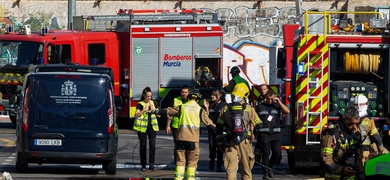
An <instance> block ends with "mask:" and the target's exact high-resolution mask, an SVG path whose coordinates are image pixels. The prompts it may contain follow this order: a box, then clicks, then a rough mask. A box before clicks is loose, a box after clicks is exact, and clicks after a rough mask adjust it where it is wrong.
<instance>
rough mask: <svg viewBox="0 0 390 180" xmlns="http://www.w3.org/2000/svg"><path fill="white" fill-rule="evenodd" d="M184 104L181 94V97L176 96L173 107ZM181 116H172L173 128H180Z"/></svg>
mask: <svg viewBox="0 0 390 180" xmlns="http://www.w3.org/2000/svg"><path fill="white" fill-rule="evenodd" d="M182 104H183V101H182V99H181V96H179V97H176V98H175V99H173V107H177V106H180V105H182ZM178 123H179V117H176V116H173V117H172V122H171V126H172V127H173V128H176V129H177V128H178V127H179V124H178Z"/></svg>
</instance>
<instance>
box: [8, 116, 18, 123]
mask: <svg viewBox="0 0 390 180" xmlns="http://www.w3.org/2000/svg"><path fill="white" fill-rule="evenodd" d="M9 119H10V120H11V122H12V124H14V125H16V116H12V115H10V116H9Z"/></svg>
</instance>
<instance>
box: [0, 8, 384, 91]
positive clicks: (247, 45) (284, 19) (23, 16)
mask: <svg viewBox="0 0 390 180" xmlns="http://www.w3.org/2000/svg"><path fill="white" fill-rule="evenodd" d="M17 2H18V1H16V0H15V1H14V0H3V1H0V5H1V6H2V7H3V9H4V10H5V11H4V12H5V13H4V16H5V17H12V19H13V20H14V22H15V21H16V22H18V23H24V22H26V21H27V20H28V19H29V17H31V16H34V15H36V14H38V13H47V14H52V17H51V19H50V24H51V28H52V29H53V28H55V29H63V28H67V24H68V20H67V17H68V9H67V7H68V3H67V1H66V0H62V1H59V0H57V1H56V0H54V1H36V0H29V1H19V3H17ZM98 2H99V3H98ZM345 5H347V7H348V9H349V10H350V11H353V10H354V9H355V7H357V6H371V7H376V6H390V2H389V1H388V0H375V1H365V0H354V1H351V2H349V3H348V4H346V0H340V1H338V3H335V1H316V2H303V4H302V8H303V9H318V10H328V9H333V10H336V9H340V8H341V7H342V6H344V7H345ZM179 7H180V4H179V3H178V1H152V0H145V1H95V0H85V1H77V2H76V10H75V15H76V16H81V15H113V14H116V11H117V10H118V9H121V8H122V9H178V8H179ZM259 7H260V9H259ZM181 8H185V9H192V8H199V9H207V10H211V11H215V12H217V13H218V16H219V18H220V19H221V20H225V24H224V25H223V29H224V37H225V38H224V43H225V46H224V54H223V55H224V64H225V66H226V67H225V69H224V75H226V76H224V77H223V78H224V83H225V84H226V83H227V82H228V81H229V79H230V77H229V68H231V67H232V66H235V65H237V66H239V67H240V68H241V70H242V72H243V73H242V74H241V75H242V76H243V77H245V78H246V79H248V81H249V82H250V83H251V84H252V85H254V84H257V85H259V84H262V83H272V82H269V81H270V78H269V76H270V74H275V72H273V70H272V69H273V68H274V67H271V68H270V64H275V63H271V62H270V61H272V60H270V59H269V47H270V46H273V45H274V44H275V42H276V41H277V40H281V39H282V33H283V32H282V29H281V27H282V25H283V24H286V23H296V22H298V17H296V15H295V14H296V9H295V3H294V2H291V1H263V2H261V3H260V4H258V1H199V2H198V1H183V2H182V4H181Z"/></svg>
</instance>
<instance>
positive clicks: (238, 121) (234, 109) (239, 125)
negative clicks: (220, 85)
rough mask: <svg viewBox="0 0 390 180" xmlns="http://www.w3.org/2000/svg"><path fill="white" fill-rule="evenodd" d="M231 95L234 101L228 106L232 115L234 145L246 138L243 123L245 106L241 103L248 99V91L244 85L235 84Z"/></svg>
mask: <svg viewBox="0 0 390 180" xmlns="http://www.w3.org/2000/svg"><path fill="white" fill-rule="evenodd" d="M232 95H234V99H233V102H232V103H231V104H230V105H229V106H230V110H231V113H232V116H231V119H232V131H233V133H234V136H235V137H234V139H235V140H236V143H240V142H241V141H242V140H243V139H245V138H247V134H248V132H247V130H246V128H245V123H244V121H243V113H244V109H245V106H246V104H245V103H244V104H241V102H244V101H245V100H246V99H247V98H248V96H249V89H248V87H247V86H246V85H245V84H244V83H240V84H237V85H236V86H235V87H234V89H233V91H232Z"/></svg>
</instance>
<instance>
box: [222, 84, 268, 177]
mask: <svg viewBox="0 0 390 180" xmlns="http://www.w3.org/2000/svg"><path fill="white" fill-rule="evenodd" d="M232 95H234V99H233V102H232V103H231V104H228V105H226V106H225V107H224V108H223V109H222V112H221V114H220V117H219V118H218V121H217V134H219V135H218V136H219V137H221V136H224V135H221V133H222V130H223V128H226V131H227V134H226V138H224V140H225V143H224V144H225V146H226V147H225V148H224V150H225V154H226V155H225V159H224V166H225V169H226V178H227V179H228V180H236V179H237V170H238V165H240V166H241V179H243V180H250V179H252V168H253V165H254V163H255V155H254V154H253V152H252V140H251V137H252V131H253V128H252V127H254V126H256V125H257V124H260V123H261V120H260V118H259V117H258V115H257V114H256V112H255V109H254V108H253V107H251V106H250V105H249V104H246V103H245V100H246V99H247V98H248V96H249V89H248V87H247V86H246V85H245V84H241V85H236V86H235V87H234V89H233V91H232ZM219 137H217V143H218V144H223V143H221V142H220V140H221V138H219Z"/></svg>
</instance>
